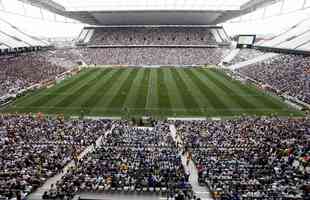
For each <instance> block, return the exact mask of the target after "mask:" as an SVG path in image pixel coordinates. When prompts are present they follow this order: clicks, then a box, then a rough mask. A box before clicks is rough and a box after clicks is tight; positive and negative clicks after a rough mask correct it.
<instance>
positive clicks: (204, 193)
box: [169, 124, 213, 200]
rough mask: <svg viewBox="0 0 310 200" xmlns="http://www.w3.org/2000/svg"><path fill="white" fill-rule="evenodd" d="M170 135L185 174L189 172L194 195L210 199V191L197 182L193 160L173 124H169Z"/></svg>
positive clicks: (205, 199) (202, 199)
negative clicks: (177, 150) (180, 158)
mask: <svg viewBox="0 0 310 200" xmlns="http://www.w3.org/2000/svg"><path fill="white" fill-rule="evenodd" d="M169 129H170V134H171V137H172V138H173V140H174V142H175V143H176V146H177V148H178V149H179V153H180V155H181V157H182V164H183V166H184V168H185V171H186V173H187V174H189V182H190V184H191V186H192V190H193V193H194V195H195V196H196V197H197V198H200V199H201V200H212V199H213V198H212V196H211V193H210V191H208V189H207V188H206V187H202V186H200V185H199V183H198V171H197V168H196V166H195V164H194V162H193V161H192V160H191V159H190V160H188V159H189V158H188V157H189V154H191V153H190V152H189V151H187V148H186V144H184V141H182V138H181V137H180V135H179V134H178V133H177V130H176V128H175V126H174V125H173V124H171V125H170V126H169Z"/></svg>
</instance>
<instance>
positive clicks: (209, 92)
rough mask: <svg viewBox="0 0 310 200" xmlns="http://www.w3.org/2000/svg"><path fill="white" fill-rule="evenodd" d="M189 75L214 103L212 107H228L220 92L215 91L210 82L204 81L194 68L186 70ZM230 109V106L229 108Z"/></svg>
mask: <svg viewBox="0 0 310 200" xmlns="http://www.w3.org/2000/svg"><path fill="white" fill-rule="evenodd" d="M185 73H187V75H188V77H190V79H191V80H192V81H193V83H195V85H196V87H197V88H198V89H199V90H200V92H201V93H202V94H203V95H204V97H205V98H206V99H208V101H209V102H210V104H211V105H212V108H215V109H226V108H227V106H226V104H225V103H224V102H222V100H221V99H220V98H218V94H216V93H215V92H214V90H213V89H211V88H210V87H209V85H208V84H206V83H205V82H203V81H202V80H201V79H200V78H199V77H198V76H197V75H196V74H195V73H194V72H193V71H192V70H185ZM227 109H228V108H227Z"/></svg>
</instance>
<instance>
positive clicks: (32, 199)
mask: <svg viewBox="0 0 310 200" xmlns="http://www.w3.org/2000/svg"><path fill="white" fill-rule="evenodd" d="M113 128H114V126H113V127H112V128H111V130H109V131H107V132H106V133H105V135H104V137H106V136H107V135H108V134H110V133H111V132H112V130H113ZM102 139H103V136H100V137H99V138H98V139H97V140H96V146H97V147H100V146H101V144H102V142H101V141H102ZM91 151H93V145H90V146H88V147H87V148H86V149H85V150H84V151H83V152H82V153H81V154H80V155H79V159H81V158H83V157H84V156H85V155H87V154H88V153H89V152H91ZM72 166H74V161H71V162H69V163H68V164H67V165H66V166H65V167H64V169H63V172H62V173H59V174H57V175H55V176H53V177H51V178H49V179H48V180H47V181H46V182H45V183H44V184H43V185H42V186H41V187H39V188H38V189H36V190H35V191H34V192H33V193H31V194H30V195H29V196H28V197H27V199H29V200H41V199H42V195H43V193H44V192H45V191H47V190H49V189H50V187H51V185H52V184H54V185H55V184H56V182H57V181H59V180H60V179H61V177H62V176H63V175H64V174H65V172H66V171H67V170H68V169H69V168H71V167H72Z"/></svg>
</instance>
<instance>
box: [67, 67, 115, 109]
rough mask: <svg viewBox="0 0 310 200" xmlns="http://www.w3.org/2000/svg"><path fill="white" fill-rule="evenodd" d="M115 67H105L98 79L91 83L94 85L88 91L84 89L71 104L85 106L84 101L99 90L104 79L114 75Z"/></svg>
mask: <svg viewBox="0 0 310 200" xmlns="http://www.w3.org/2000/svg"><path fill="white" fill-rule="evenodd" d="M113 71H114V70H113V69H112V68H105V69H102V71H101V73H100V75H99V77H98V79H97V81H95V82H93V83H91V84H92V86H91V87H90V88H88V89H87V90H86V91H84V92H83V93H81V94H80V96H79V98H78V99H76V100H75V101H74V102H73V103H72V104H71V105H70V107H72V106H81V107H84V105H83V104H84V103H85V102H86V101H87V100H88V99H89V98H91V96H92V95H93V94H94V92H95V91H96V90H97V88H98V87H100V86H101V84H103V83H104V81H105V80H106V79H108V78H107V77H110V76H112V74H113Z"/></svg>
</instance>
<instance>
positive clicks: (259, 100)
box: [210, 69, 283, 109]
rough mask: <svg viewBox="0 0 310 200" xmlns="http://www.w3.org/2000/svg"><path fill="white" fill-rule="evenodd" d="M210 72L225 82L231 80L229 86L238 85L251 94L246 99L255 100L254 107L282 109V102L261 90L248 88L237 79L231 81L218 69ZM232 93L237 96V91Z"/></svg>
mask: <svg viewBox="0 0 310 200" xmlns="http://www.w3.org/2000/svg"><path fill="white" fill-rule="evenodd" d="M210 72H211V74H213V75H214V76H220V77H222V78H223V81H225V82H228V81H230V82H232V85H231V86H235V87H239V88H240V89H241V90H242V91H243V92H245V93H247V94H253V95H254V96H251V95H249V96H247V97H246V100H248V99H251V101H252V102H256V107H262V108H266V106H267V107H269V108H271V109H282V108H283V104H282V103H281V102H278V101H277V102H275V101H273V100H272V99H270V98H271V97H270V96H268V95H266V94H264V93H262V92H261V91H259V90H257V89H255V88H250V87H249V86H247V85H243V84H241V83H240V82H239V81H231V80H230V79H229V77H228V76H227V75H226V74H225V73H223V72H219V71H218V70H217V71H216V70H215V69H212V70H210ZM233 92H234V95H235V96H237V95H239V92H236V91H233Z"/></svg>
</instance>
